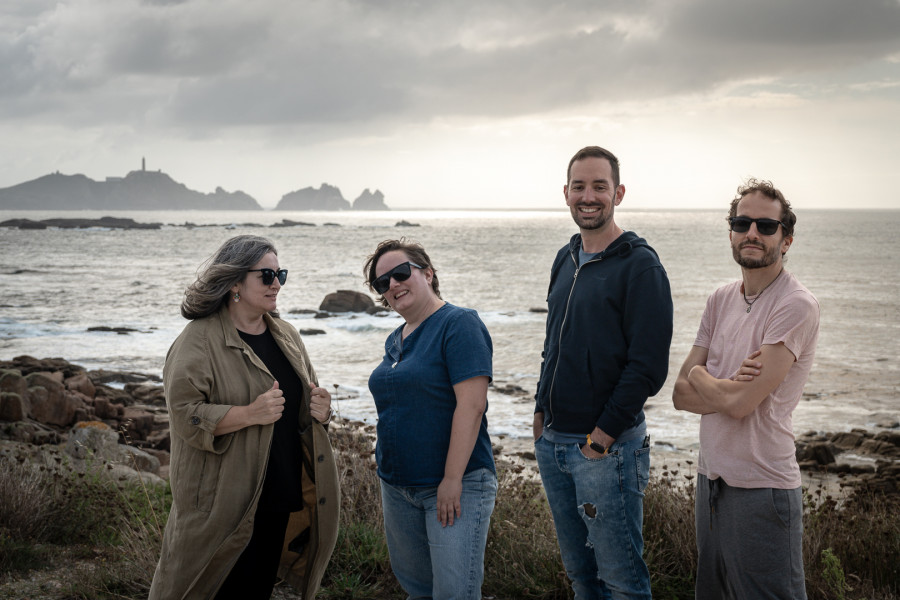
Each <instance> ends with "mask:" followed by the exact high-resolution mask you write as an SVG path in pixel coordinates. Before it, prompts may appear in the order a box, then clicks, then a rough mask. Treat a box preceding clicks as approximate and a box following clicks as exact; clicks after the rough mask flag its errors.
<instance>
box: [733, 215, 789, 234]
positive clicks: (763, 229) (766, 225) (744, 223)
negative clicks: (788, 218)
mask: <svg viewBox="0 0 900 600" xmlns="http://www.w3.org/2000/svg"><path fill="white" fill-rule="evenodd" d="M728 223H729V225H731V230H732V231H733V232H735V233H747V232H748V231H750V224H751V223H756V230H757V231H758V232H759V233H760V235H775V232H777V231H778V227H779V226H781V227H784V223H782V222H781V221H776V220H775V219H751V218H750V217H728Z"/></svg>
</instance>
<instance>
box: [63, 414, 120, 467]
mask: <svg viewBox="0 0 900 600" xmlns="http://www.w3.org/2000/svg"><path fill="white" fill-rule="evenodd" d="M118 445H119V434H118V433H116V431H114V430H113V429H112V428H111V427H110V426H109V425H107V424H106V423H101V422H99V421H88V422H84V423H78V424H77V425H76V426H75V427H73V428H72V430H71V431H70V432H69V437H68V439H67V440H66V452H67V453H68V454H69V456H72V457H73V458H78V459H82V460H84V459H88V458H94V457H96V458H103V459H106V458H109V457H110V456H114V455H116V454H117V452H116V451H115V448H116V446H118Z"/></svg>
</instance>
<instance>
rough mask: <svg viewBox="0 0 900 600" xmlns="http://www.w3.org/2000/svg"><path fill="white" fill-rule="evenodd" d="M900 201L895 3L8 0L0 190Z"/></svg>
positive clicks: (433, 204) (0, 33) (637, 203)
mask: <svg viewBox="0 0 900 600" xmlns="http://www.w3.org/2000/svg"><path fill="white" fill-rule="evenodd" d="M588 145H600V146H603V147H605V148H608V149H609V150H611V151H612V152H614V153H615V154H616V155H617V156H618V157H619V160H620V163H621V170H622V171H621V177H622V183H623V184H624V185H625V187H626V194H625V199H624V202H623V204H622V208H632V209H661V208H722V207H724V206H727V203H728V201H729V200H730V199H731V198H732V197H733V196H734V193H735V190H736V188H737V187H738V186H739V185H740V184H741V183H742V182H743V181H744V180H746V179H747V178H749V177H757V178H761V179H768V180H771V181H773V182H774V184H775V185H776V186H777V187H778V188H780V189H781V190H782V191H783V192H784V193H785V195H786V196H787V198H788V199H789V200H791V201H792V203H793V204H794V206H795V208H797V209H798V210H799V209H801V208H834V209H848V208H900V200H898V198H897V190H898V189H900V166H898V164H900V0H853V1H852V2H851V1H849V0H754V1H753V2H739V1H731V0H621V1H603V0H571V1H567V2H552V1H548V0H471V1H469V0H442V1H440V2H438V1H434V2H432V1H427V0H290V1H289V0H253V1H251V2H248V1H247V0H27V1H24V0H0V188H3V187H9V186H12V185H16V184H18V183H22V182H24V181H29V180H31V179H35V178H37V177H40V176H43V175H46V174H48V173H52V172H56V171H59V172H61V173H64V174H76V173H81V174H84V175H86V176H88V177H90V178H92V179H95V180H103V179H105V178H106V177H108V176H123V175H125V174H126V173H128V172H129V171H131V170H136V169H140V166H141V160H142V159H146V164H147V169H148V170H157V169H159V170H162V171H163V172H165V173H167V174H169V175H170V176H171V177H172V178H173V179H175V180H176V181H179V182H181V183H184V184H185V185H187V187H189V188H191V189H194V190H197V191H201V192H205V193H209V192H212V191H214V190H215V188H216V187H222V188H224V189H225V190H227V191H230V192H231V191H236V190H241V191H244V192H246V193H248V194H250V195H251V196H253V197H254V198H255V199H256V200H257V201H258V202H259V203H260V204H261V205H262V206H264V207H266V208H271V207H274V206H275V205H276V204H277V202H278V201H279V200H280V199H281V197H282V196H283V195H284V194H286V193H288V192H291V191H294V190H298V189H301V188H305V187H308V186H313V187H319V186H320V185H321V184H322V183H323V182H326V183H328V184H330V185H335V186H337V187H339V188H340V190H341V191H342V193H343V195H344V197H345V198H347V199H348V200H350V201H352V200H353V199H355V198H356V197H357V196H359V195H360V193H361V192H362V191H363V189H365V188H368V189H370V190H371V191H374V190H376V189H378V190H381V192H382V193H383V194H384V196H385V201H386V203H387V204H388V205H389V206H390V207H391V208H394V209H417V208H426V209H432V208H433V209H437V208H461V209H465V208H479V209H495V210H520V209H548V208H549V209H553V208H564V198H563V194H562V188H563V185H564V184H565V183H566V181H565V179H566V174H565V171H566V166H567V164H568V161H569V159H570V158H571V156H572V155H573V154H574V153H575V152H576V151H577V150H578V149H579V148H581V147H583V146H588Z"/></svg>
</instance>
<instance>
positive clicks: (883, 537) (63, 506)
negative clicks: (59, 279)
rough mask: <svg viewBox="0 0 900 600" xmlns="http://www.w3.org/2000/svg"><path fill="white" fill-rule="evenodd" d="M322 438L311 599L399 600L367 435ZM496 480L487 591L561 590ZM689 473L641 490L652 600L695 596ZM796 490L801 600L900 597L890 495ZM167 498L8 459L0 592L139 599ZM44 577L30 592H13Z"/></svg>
mask: <svg viewBox="0 0 900 600" xmlns="http://www.w3.org/2000/svg"><path fill="white" fill-rule="evenodd" d="M331 437H332V443H333V445H334V448H335V451H336V453H337V454H338V456H339V458H338V465H339V474H340V477H341V486H342V512H341V521H340V533H339V537H338V545H337V547H336V549H335V552H334V555H333V558H332V561H331V563H330V565H329V567H328V570H327V572H326V575H325V579H324V580H323V587H322V590H321V591H320V593H319V596H318V597H320V598H329V599H374V600H380V599H393V598H403V597H404V595H403V592H402V590H401V589H400V588H399V586H398V584H397V582H396V580H395V579H394V577H393V575H392V573H391V569H390V559H389V556H388V553H387V546H386V543H385V539H384V531H383V520H382V516H381V505H380V502H379V500H378V499H379V488H380V485H379V482H378V477H377V474H376V473H375V464H374V458H373V451H372V446H371V442H370V440H369V438H368V437H367V436H366V435H365V434H364V433H362V432H361V431H360V430H359V429H358V428H353V427H342V426H341V425H340V423H336V424H335V426H333V427H332V429H331ZM52 462H53V461H51V463H52ZM62 466H63V465H58V467H62ZM101 466H102V465H101ZM498 475H499V478H498V479H499V493H498V496H497V505H496V508H495V510H494V515H493V517H492V520H491V529H490V534H489V536H488V547H487V551H486V555H485V582H484V588H483V589H484V594H485V597H492V598H495V599H498V600H499V599H505V598H510V599H511V598H527V599H530V598H534V599H547V600H556V599H560V600H561V599H569V598H571V597H572V594H571V590H570V587H569V585H568V581H567V579H566V576H565V572H564V569H563V567H562V563H561V561H560V558H559V550H558V547H557V545H556V536H555V532H554V530H553V524H552V520H551V518H550V512H549V507H548V506H547V503H546V500H545V498H544V495H543V490H542V488H541V485H540V482H539V480H535V479H534V478H533V477H531V476H529V471H528V470H527V469H523V468H522V467H521V466H516V465H512V464H509V463H507V462H505V461H500V462H499V463H498ZM693 476H694V474H693V471H692V466H691V465H690V464H687V465H679V466H678V467H675V466H672V467H671V468H669V467H664V468H663V469H661V470H660V473H659V474H658V475H656V476H654V477H653V479H652V480H651V482H650V485H649V486H648V488H647V493H646V498H645V502H644V539H645V556H646V559H647V562H648V566H649V568H650V573H651V578H652V585H653V589H654V597H655V598H661V599H675V600H678V599H681V598H685V599H687V598H693V582H694V573H695V570H696V548H695V546H694V518H693V510H694V505H693V494H694V487H693V483H694V479H693ZM805 498H806V502H805V509H804V510H805V514H804V524H805V531H804V562H805V566H806V578H807V590H808V594H809V597H810V598H816V599H823V600H831V599H859V598H867V599H869V598H871V599H876V600H889V599H892V598H898V597H900V573H898V569H900V567H898V565H900V519H898V517H897V514H898V512H897V508H898V507H897V504H896V501H895V502H894V503H893V504H892V503H891V502H890V501H888V499H886V498H885V497H884V496H881V495H878V494H876V493H871V492H862V493H858V494H856V495H855V496H853V497H852V498H850V499H849V500H840V501H839V500H838V499H835V498H830V497H828V495H827V493H825V491H824V490H822V489H817V490H812V491H811V492H808V493H807V494H806V496H805ZM170 503H171V495H170V493H169V491H168V488H162V489H158V488H153V487H149V488H146V489H145V488H143V487H142V486H140V485H135V484H127V485H124V486H121V487H120V486H119V485H116V484H115V483H113V482H112V480H111V479H110V478H109V477H108V476H106V475H105V474H104V472H103V469H102V468H101V469H95V470H91V471H89V472H87V473H84V474H78V473H74V472H71V471H68V470H66V469H64V468H56V467H51V466H49V465H43V468H41V466H40V465H38V466H35V465H33V464H30V463H29V462H28V461H24V460H23V461H17V460H14V459H13V460H7V459H6V457H4V460H3V461H2V462H0V597H29V598H34V599H36V598H54V599H63V598H65V599H68V598H85V599H93V598H99V599H113V598H115V599H123V600H124V599H138V598H146V595H147V591H148V590H149V585H150V581H151V579H152V576H153V571H154V569H155V566H156V559H157V557H158V553H159V548H160V543H161V535H160V531H161V528H162V527H164V526H165V519H166V515H167V514H168V510H169V507H170ZM42 574H43V577H44V580H45V581H44V583H43V584H41V585H43V586H44V587H41V588H40V589H39V590H38V589H37V588H34V589H32V588H16V587H15V586H16V585H19V584H21V585H25V582H28V581H33V580H35V579H40V578H41V577H42ZM48 581H52V582H55V583H53V584H52V585H51V584H49V583H47V582H48ZM35 585H36V584H35ZM48 586H49V587H48ZM45 588H46V589H45ZM10 590H14V591H10ZM22 590H25V591H22ZM48 590H49V591H48ZM283 597H299V596H283Z"/></svg>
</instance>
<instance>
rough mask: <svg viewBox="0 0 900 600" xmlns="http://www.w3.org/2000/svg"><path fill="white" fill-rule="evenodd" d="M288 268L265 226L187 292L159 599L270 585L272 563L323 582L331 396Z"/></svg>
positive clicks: (301, 584)
mask: <svg viewBox="0 0 900 600" xmlns="http://www.w3.org/2000/svg"><path fill="white" fill-rule="evenodd" d="M286 279H287V271H286V270H283V269H281V268H280V267H279V264H278V256H277V253H276V251H275V247H274V245H273V244H272V243H271V242H270V241H269V240H267V239H265V238H261V237H257V236H237V237H235V238H231V239H229V240H228V241H226V242H225V243H224V244H223V245H222V247H221V248H219V250H218V251H217V252H216V254H215V255H213V257H212V258H211V259H210V260H209V261H208V262H207V264H206V266H205V268H203V269H202V272H201V273H200V274H199V275H198V277H197V280H196V281H195V282H194V283H193V284H192V285H191V286H190V287H188V289H187V291H186V292H185V298H184V301H183V303H182V307H181V312H182V315H184V316H185V317H186V318H188V319H191V322H190V323H189V324H188V325H187V327H185V328H184V331H183V332H182V333H181V335H179V336H178V338H177V339H176V340H175V342H174V343H173V344H172V347H171V348H170V349H169V353H168V355H167V356H166V364H165V367H164V369H163V382H164V386H165V392H166V401H167V404H168V409H169V427H170V436H171V466H170V483H171V486H172V495H173V504H172V509H171V512H170V514H169V520H168V523H167V524H166V531H165V535H164V537H163V543H162V551H161V554H160V559H159V564H158V565H157V568H156V573H155V575H154V577H153V584H152V586H151V589H150V598H151V600H156V599H160V600H161V599H165V600H170V599H173V598H203V599H212V598H216V599H217V600H224V599H227V598H242V599H254V598H269V597H270V596H271V593H272V588H273V586H274V584H275V579H276V574H277V576H279V577H282V578H284V579H285V580H287V581H288V582H289V583H290V584H291V585H293V586H294V587H295V588H297V589H298V590H299V591H300V592H301V593H302V594H303V597H304V598H312V597H314V596H315V593H316V590H317V589H318V586H319V583H320V581H321V579H322V575H323V574H324V571H325V567H326V565H327V564H328V561H329V559H330V558H331V553H332V551H333V549H334V545H335V542H336V540H337V527H338V511H339V505H340V491H339V488H338V479H337V469H336V467H335V462H334V457H333V454H332V450H331V445H330V443H329V440H328V435H327V433H326V429H325V426H324V425H325V424H327V423H328V421H329V420H330V417H331V396H330V394H329V393H328V391H327V390H325V389H323V388H322V387H319V386H318V383H317V380H316V374H315V371H314V370H313V368H312V364H311V363H310V360H309V357H308V356H307V354H306V349H305V348H304V346H303V342H302V341H301V339H300V336H299V334H298V333H297V330H296V329H295V328H294V327H292V326H291V325H290V324H288V323H287V322H285V321H282V320H281V319H279V318H278V316H277V312H275V311H276V300H277V296H278V292H279V291H280V290H281V286H282V285H283V284H284V283H285V281H286Z"/></svg>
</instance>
